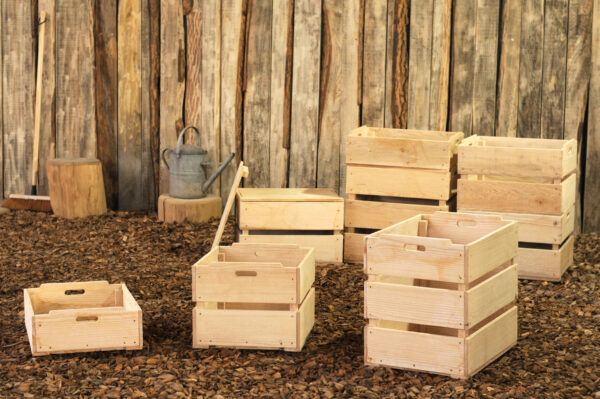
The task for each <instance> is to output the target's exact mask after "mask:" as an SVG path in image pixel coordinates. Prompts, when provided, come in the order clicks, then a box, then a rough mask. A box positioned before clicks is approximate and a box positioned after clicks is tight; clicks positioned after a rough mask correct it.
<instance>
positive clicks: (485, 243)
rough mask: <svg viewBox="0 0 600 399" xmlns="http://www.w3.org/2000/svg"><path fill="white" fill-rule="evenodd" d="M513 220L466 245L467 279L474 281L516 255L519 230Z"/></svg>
mask: <svg viewBox="0 0 600 399" xmlns="http://www.w3.org/2000/svg"><path fill="white" fill-rule="evenodd" d="M518 227H519V226H518V224H517V223H515V222H512V223H510V224H509V225H507V226H504V227H502V228H500V229H499V230H496V231H494V232H492V233H490V234H488V235H487V236H485V237H483V238H481V239H479V240H477V241H475V242H473V243H471V244H469V245H467V257H468V260H467V268H468V269H467V270H468V281H474V280H476V279H478V278H479V277H481V276H483V275H485V274H486V273H488V272H490V271H492V270H494V269H495V268H497V267H499V266H501V265H503V264H505V263H506V262H508V261H509V260H511V259H513V258H515V257H516V256H517V250H518V248H519V230H518Z"/></svg>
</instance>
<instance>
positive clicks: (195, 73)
mask: <svg viewBox="0 0 600 399" xmlns="http://www.w3.org/2000/svg"><path fill="white" fill-rule="evenodd" d="M185 22H186V30H185V36H186V37H185V55H186V59H185V67H186V74H185V106H184V109H185V115H184V120H185V125H192V126H196V127H197V128H198V129H200V131H201V132H202V133H204V132H203V131H202V2H201V0H192V7H191V9H190V10H189V12H188V13H187V14H186V15H185ZM186 136H187V137H186V139H189V138H190V137H192V136H193V135H192V133H189V130H188V133H187V134H186ZM195 140H196V139H195V138H194V143H195V142H196V141H195Z"/></svg>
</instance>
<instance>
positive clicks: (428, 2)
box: [407, 0, 438, 130]
mask: <svg viewBox="0 0 600 399" xmlns="http://www.w3.org/2000/svg"><path fill="white" fill-rule="evenodd" d="M433 14H434V6H433V0H425V1H420V2H413V3H412V4H411V7H410V35H409V37H410V44H409V49H410V53H409V66H408V123H407V126H408V128H409V129H421V130H429V110H430V109H429V99H430V94H431V69H432V65H431V61H432V60H431V57H432V51H431V46H432V40H433V17H434V15H433ZM436 22H438V21H436Z"/></svg>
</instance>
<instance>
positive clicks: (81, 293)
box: [24, 281, 143, 356]
mask: <svg viewBox="0 0 600 399" xmlns="http://www.w3.org/2000/svg"><path fill="white" fill-rule="evenodd" d="M24 299H25V326H26V328H27V335H28V337H29V344H30V346H31V353H32V355H33V356H41V355H49V354H53V353H72V352H92V351H106V350H120V349H128V350H131V349H142V345H143V333H142V331H143V330H142V329H143V325H142V310H141V309H140V307H139V306H138V304H137V303H136V301H135V299H134V298H133V296H132V295H131V293H130V292H129V290H128V289H127V287H126V286H125V284H108V282H106V281H92V282H82V283H51V284H42V285H40V287H38V288H28V289H25V290H24Z"/></svg>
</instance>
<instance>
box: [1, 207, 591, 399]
mask: <svg viewBox="0 0 600 399" xmlns="http://www.w3.org/2000/svg"><path fill="white" fill-rule="evenodd" d="M216 225H217V222H216V221H213V222H211V223H208V224H204V225H191V224H184V225H175V226H168V225H164V224H161V223H157V222H156V221H155V217H154V216H152V215H150V216H148V215H144V214H133V213H111V214H110V215H107V216H101V217H91V218H86V219H79V220H64V219H59V218H56V217H54V216H52V215H46V214H42V213H32V212H11V213H9V214H6V215H2V216H0V282H1V283H0V312H1V316H2V317H0V397H4V396H7V397H40V396H51V397H61V396H98V397H121V396H126V397H165V398H171V397H173V398H176V397H214V398H219V397H224V398H229V397H248V396H264V397H328V398H333V397H448V396H451V397H494V398H514V397H520V398H526V397H544V396H548V397H586V396H587V397H591V398H600V392H599V391H600V387H599V385H600V377H599V376H600V328H599V327H600V299H599V298H600V296H599V293H600V287H599V284H600V238H599V237H598V236H597V235H582V236H579V237H578V238H577V241H576V249H575V251H576V254H575V265H574V266H572V267H571V268H570V269H569V270H568V271H567V272H566V273H565V275H564V276H563V280H562V282H560V283H546V282H537V281H520V283H519V325H520V327H519V342H518V345H517V346H516V347H515V348H513V349H512V350H511V351H509V352H508V353H507V354H506V355H504V356H503V357H501V358H500V359H499V360H497V361H495V362H494V363H492V364H491V365H490V366H488V367H487V368H486V369H484V370H483V371H481V372H480V373H479V374H477V375H476V376H475V377H473V378H471V379H470V380H468V381H460V380H452V379H450V378H446V377H441V376H435V375H431V374H425V373H413V372H405V371H400V370H392V369H388V368H375V369H369V368H365V367H364V366H363V345H362V340H363V338H362V330H363V327H364V325H365V320H364V319H363V308H362V304H363V281H364V275H363V273H362V270H361V268H360V267H359V266H356V265H343V266H327V265H326V266H319V267H317V276H316V282H315V286H316V290H317V305H316V312H317V313H316V324H315V327H314V329H313V331H312V333H311V335H310V336H309V339H308V341H307V344H306V346H305V347H304V350H303V351H302V352H300V353H288V352H282V351H250V350H247V351H240V350H232V349H209V350H193V349H192V348H191V341H192V337H191V335H192V325H191V321H192V307H193V305H192V302H191V271H190V270H191V269H190V266H191V265H192V263H193V262H194V261H196V260H197V259H198V258H200V257H201V256H202V255H203V254H205V253H206V252H207V251H208V249H209V248H210V244H211V242H212V238H213V235H214V232H215V230H216ZM232 239H233V227H232V223H230V224H229V227H228V229H227V230H226V233H225V235H224V239H223V243H225V244H227V243H230V242H231V241H232ZM86 280H108V281H109V282H112V283H116V282H125V283H126V284H127V286H128V288H129V289H130V291H131V293H132V294H133V296H134V297H135V298H136V300H137V301H138V303H139V304H140V306H141V307H142V309H143V311H144V349H143V350H141V351H135V352H123V351H120V352H97V353H89V354H74V355H55V356H46V357H40V358H32V357H31V354H30V350H29V344H28V342H27V337H26V333H25V325H24V322H23V294H22V290H23V288H28V287H36V286H38V285H39V284H41V283H45V282H59V281H86ZM424 350H427V348H424Z"/></svg>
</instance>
